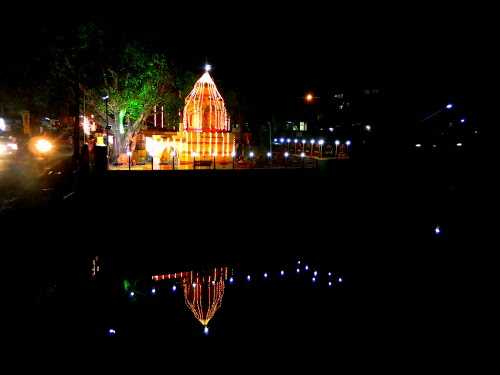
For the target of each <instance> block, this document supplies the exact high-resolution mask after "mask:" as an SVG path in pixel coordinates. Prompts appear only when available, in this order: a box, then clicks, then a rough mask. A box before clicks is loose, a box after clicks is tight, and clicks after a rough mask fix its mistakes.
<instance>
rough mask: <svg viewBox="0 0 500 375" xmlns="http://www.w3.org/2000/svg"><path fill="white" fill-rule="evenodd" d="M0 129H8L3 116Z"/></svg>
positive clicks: (0, 119)
mask: <svg viewBox="0 0 500 375" xmlns="http://www.w3.org/2000/svg"><path fill="white" fill-rule="evenodd" d="M0 130H1V131H3V132H4V131H5V130H7V125H6V124H5V120H4V119H3V118H1V117H0Z"/></svg>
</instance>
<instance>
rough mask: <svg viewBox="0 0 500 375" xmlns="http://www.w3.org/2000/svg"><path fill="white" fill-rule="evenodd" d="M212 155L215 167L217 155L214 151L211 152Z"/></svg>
mask: <svg viewBox="0 0 500 375" xmlns="http://www.w3.org/2000/svg"><path fill="white" fill-rule="evenodd" d="M212 156H213V158H214V169H215V157H216V156H217V153H216V152H214V153H213V154H212Z"/></svg>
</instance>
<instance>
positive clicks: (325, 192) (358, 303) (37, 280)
mask: <svg viewBox="0 0 500 375" xmlns="http://www.w3.org/2000/svg"><path fill="white" fill-rule="evenodd" d="M474 166H475V164H473V163H472V161H470V160H460V161H456V160H455V161H453V162H451V161H440V162H439V163H436V161H434V160H433V161H432V162H425V161H418V162H417V161H414V160H413V161H412V160H407V161H406V162H405V163H404V164H398V165H396V163H391V162H390V161H385V160H377V161H372V162H363V163H357V162H350V161H344V162H339V163H334V164H332V165H330V166H327V167H324V168H322V169H320V170H315V171H312V170H300V169H299V170H284V171H237V172H241V173H234V172H233V171H229V172H224V171H215V172H214V171H206V172H202V171H198V172H196V173H186V172H179V173H178V174H176V175H174V174H172V173H158V174H153V173H137V174H130V175H129V174H128V173H126V172H125V173H124V172H118V173H110V174H108V175H105V176H100V177H98V176H95V177H93V178H91V179H90V180H88V181H87V180H85V181H79V185H78V186H80V188H79V189H78V190H77V191H76V192H75V193H74V194H70V195H69V196H66V199H61V200H58V201H55V202H54V203H53V204H51V205H50V207H49V208H44V209H41V210H40V209H35V208H34V209H29V210H26V211H22V210H21V211H17V212H15V213H14V214H12V215H10V216H8V217H4V218H2V220H3V223H2V225H3V226H4V228H8V230H6V231H5V232H4V233H9V234H8V235H6V238H7V241H8V243H10V245H9V246H10V248H11V249H15V251H14V250H11V251H10V252H9V255H8V257H9V262H8V264H9V277H11V280H15V281H14V282H15V284H16V290H17V289H18V288H19V290H22V293H21V294H17V297H16V298H15V301H16V302H13V305H15V306H21V305H22V306H24V304H26V303H27V304H28V305H27V306H28V308H26V309H25V308H23V309H21V310H22V311H23V313H26V314H21V315H17V318H19V319H20V320H21V321H23V322H24V323H23V324H20V325H17V326H15V327H17V328H15V329H18V328H19V329H20V331H22V334H28V335H39V334H41V335H47V336H46V337H48V336H53V335H54V334H56V333H57V334H59V335H62V336H75V335H76V336H84V337H85V336H86V337H93V336H105V335H107V334H108V333H109V329H110V328H112V329H115V330H116V331H117V336H132V337H135V336H143V337H157V338H162V337H176V336H179V337H191V336H202V335H203V334H202V329H201V325H200V324H199V323H198V322H196V321H195V320H194V318H193V317H192V315H191V313H190V312H189V311H188V310H187V308H186V307H185V306H184V302H183V299H182V295H181V293H180V289H179V290H178V292H177V293H172V292H171V290H170V289H169V288H170V286H166V285H165V286H162V285H159V286H156V287H157V288H158V293H157V294H156V295H155V296H152V295H151V293H150V291H151V288H152V287H153V284H151V282H150V278H151V275H152V274H154V273H162V272H178V271H186V270H190V269H199V268H206V267H209V266H218V265H228V266H231V267H233V268H234V269H235V270H236V272H238V273H240V275H245V274H247V273H252V275H254V276H255V281H254V279H252V282H251V283H244V282H243V280H240V281H239V282H238V283H237V285H234V286H228V288H227V289H226V294H225V296H224V301H223V304H222V308H221V310H220V311H219V312H218V313H217V315H216V317H215V318H214V320H213V321H212V322H211V324H210V335H214V336H221V337H240V338H241V337H248V336H257V337H272V338H275V339H280V338H282V337H284V336H294V335H300V336H304V335H312V336H325V337H331V338H334V340H336V341H338V342H342V341H343V340H357V339H358V338H361V337H372V338H373V337H376V335H375V334H382V333H383V332H386V333H387V332H388V331H390V330H389V328H388V327H393V328H394V327H396V326H398V327H400V328H401V329H393V330H392V332H394V333H397V335H402V336H406V337H408V336H409V335H413V334H418V335H424V336H425V335H434V334H436V333H437V334H439V335H443V337H444V336H449V335H450V334H453V332H454V331H453V326H454V320H453V318H450V315H449V313H450V312H451V311H457V310H456V309H459V307H460V304H461V301H462V300H463V298H464V296H471V295H472V294H473V293H472V291H471V290H470V288H468V281H467V277H466V275H467V274H468V272H473V270H472V269H473V268H474V267H475V266H474V263H473V262H472V261H471V254H472V247H471V244H475V246H477V245H478V241H479V240H480V239H479V238H478V233H479V231H480V224H479V222H480V221H479V220H478V221H473V220H472V221H471V220H470V218H471V217H476V216H475V215H477V207H478V206H477V205H478V196H477V195H476V193H477V181H478V178H479V171H478V170H477V169H475V168H474ZM473 181H474V183H473ZM62 195H63V196H64V195H66V194H62ZM436 226H439V228H440V230H441V232H440V234H439V235H437V234H436V233H435V228H436ZM12 246H14V247H12ZM95 255H99V256H100V257H101V259H103V266H102V272H101V273H100V274H99V275H98V277H97V278H96V280H91V278H90V261H91V259H92V257H93V256H95ZM298 259H300V260H302V262H307V263H309V264H310V265H311V267H315V268H316V269H318V270H319V271H320V272H325V271H329V270H331V271H333V272H335V273H337V274H338V275H342V277H343V283H342V285H335V287H333V288H329V287H327V285H326V284H325V283H324V282H322V283H321V285H316V284H315V285H313V284H312V283H311V280H310V276H304V278H298V277H297V276H296V275H292V274H293V271H294V269H295V264H296V262H297V260H298ZM283 267H285V269H286V270H287V276H288V272H289V273H290V276H289V278H287V280H286V281H282V280H276V278H277V277H276V278H273V280H269V281H264V280H262V278H261V275H262V274H263V272H269V273H270V274H272V275H275V276H277V273H278V271H279V270H281V269H282V268H283ZM10 274H12V276H11V275H10ZM323 275H324V273H323ZM254 276H252V277H254ZM125 279H126V280H130V281H132V282H134V283H135V284H134V285H135V287H134V288H135V290H136V291H137V295H136V296H135V298H130V297H129V295H128V292H126V291H125V290H124V289H123V280H125ZM257 279H258V280H257ZM19 299H21V300H22V301H19V302H17V301H18V300H19ZM13 301H14V300H13ZM430 307H432V309H430ZM455 316H456V315H455ZM409 323H411V324H409ZM436 325H437V326H439V327H440V328H439V331H436V330H435V327H436ZM374 335H375V336H374Z"/></svg>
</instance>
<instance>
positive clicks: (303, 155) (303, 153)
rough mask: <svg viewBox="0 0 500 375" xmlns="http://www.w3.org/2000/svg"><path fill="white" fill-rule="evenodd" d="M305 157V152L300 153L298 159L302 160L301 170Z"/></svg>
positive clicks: (303, 166)
mask: <svg viewBox="0 0 500 375" xmlns="http://www.w3.org/2000/svg"><path fill="white" fill-rule="evenodd" d="M305 156H306V153H305V152H301V153H300V157H301V158H302V168H305V159H304V158H305Z"/></svg>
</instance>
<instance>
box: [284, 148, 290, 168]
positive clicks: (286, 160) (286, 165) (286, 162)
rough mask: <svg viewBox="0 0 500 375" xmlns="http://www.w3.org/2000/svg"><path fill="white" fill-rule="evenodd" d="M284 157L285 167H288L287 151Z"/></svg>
mask: <svg viewBox="0 0 500 375" xmlns="http://www.w3.org/2000/svg"><path fill="white" fill-rule="evenodd" d="M284 155H285V167H288V156H289V153H288V151H287V152H285V154H284Z"/></svg>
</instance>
